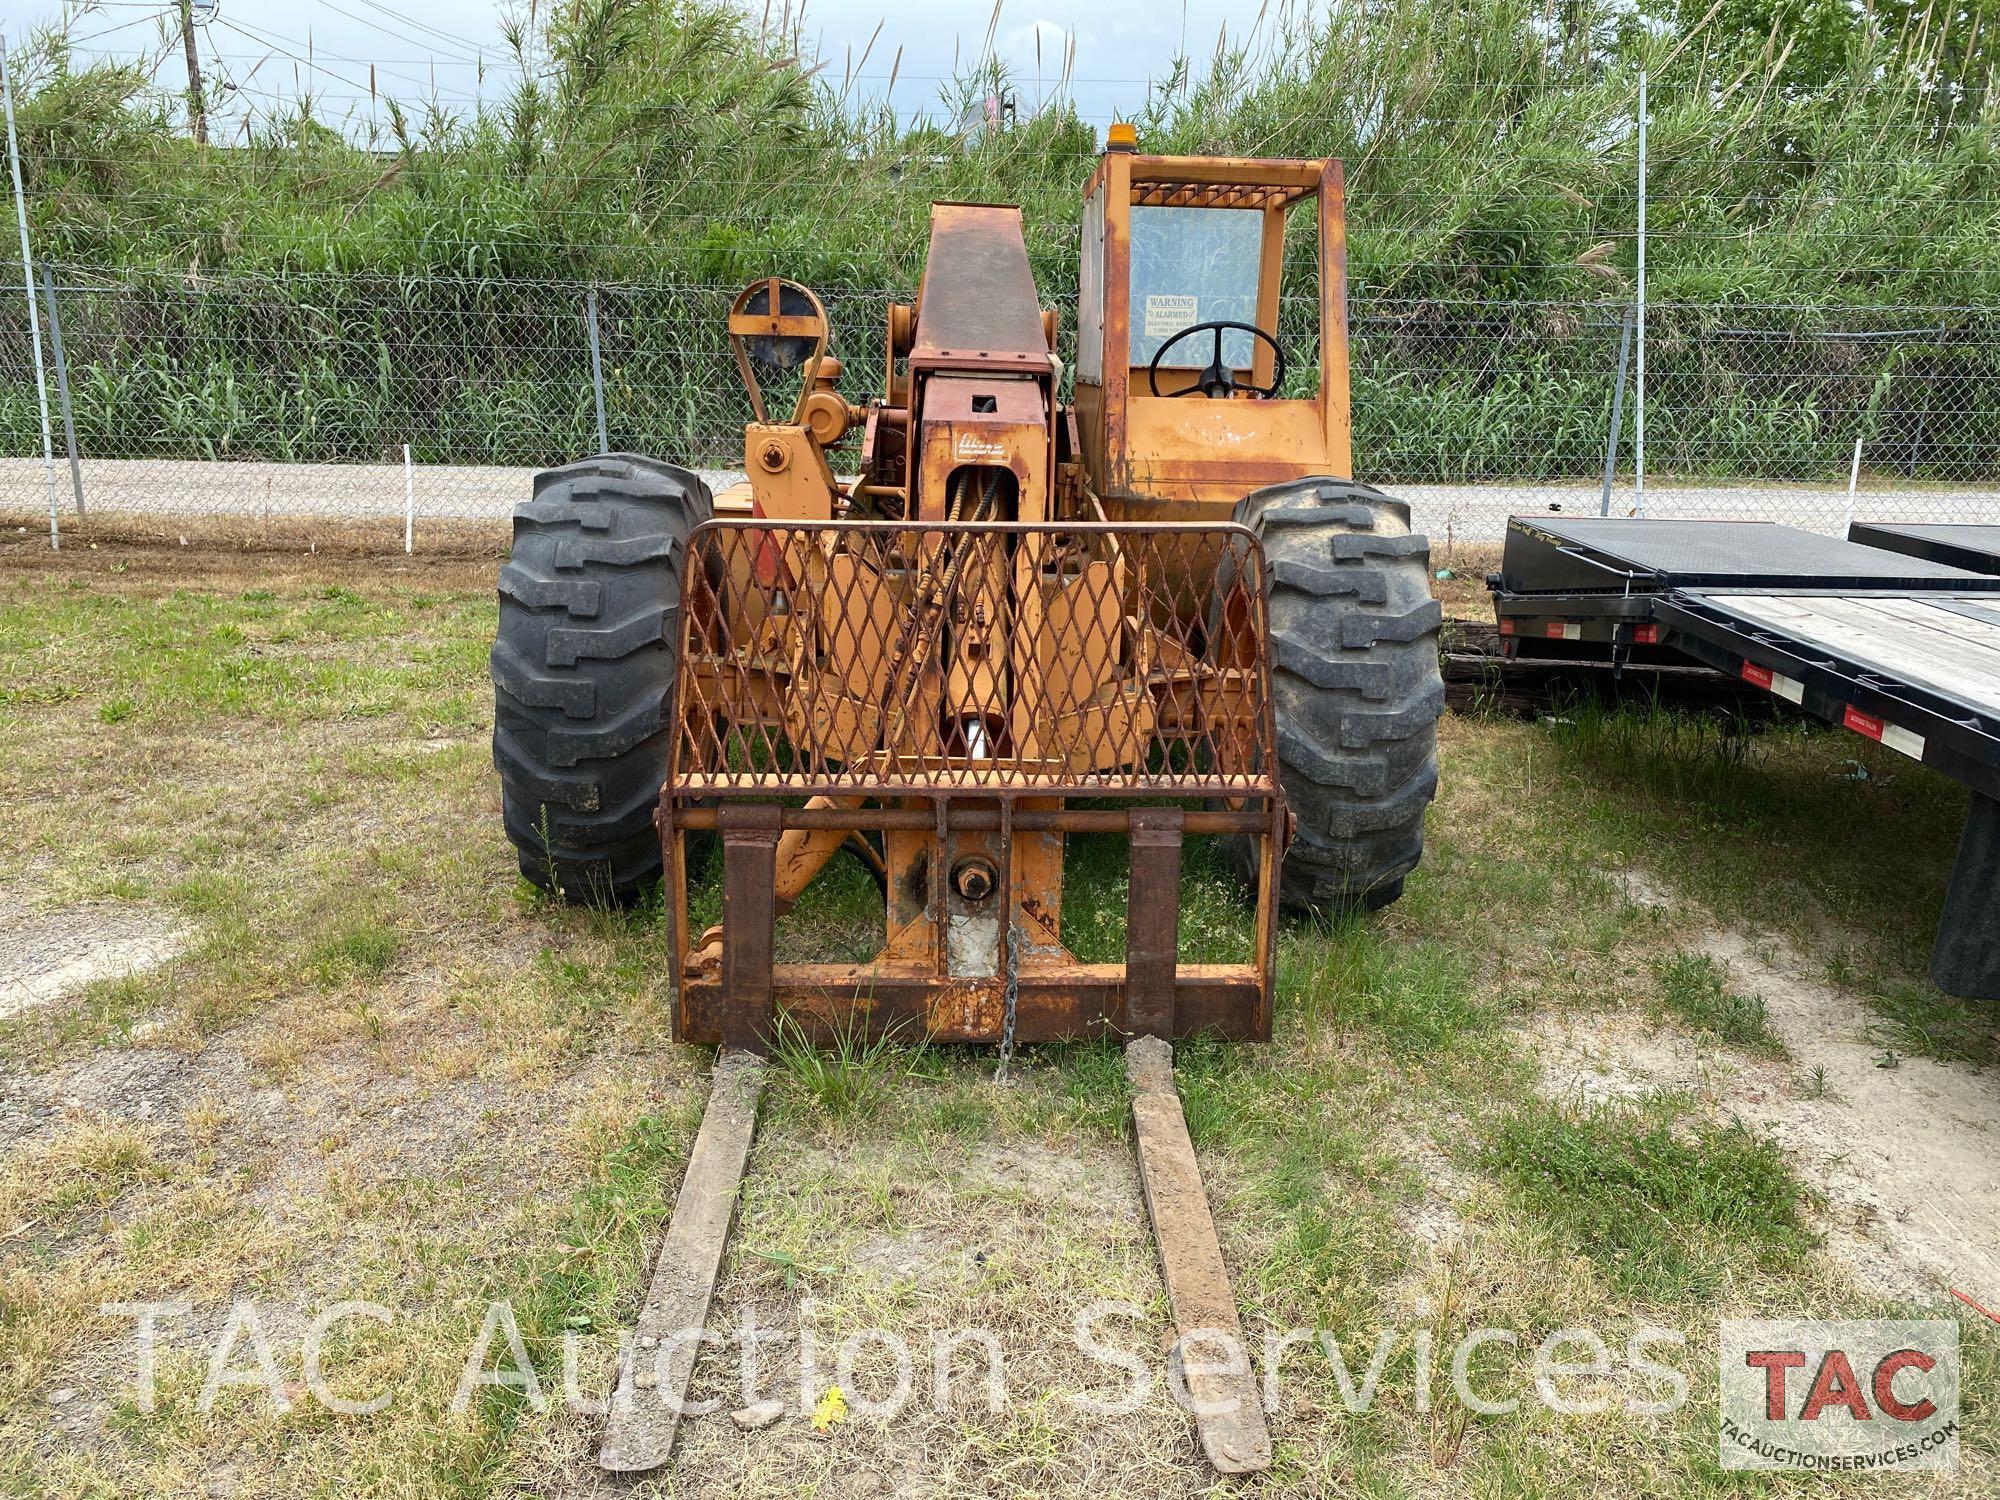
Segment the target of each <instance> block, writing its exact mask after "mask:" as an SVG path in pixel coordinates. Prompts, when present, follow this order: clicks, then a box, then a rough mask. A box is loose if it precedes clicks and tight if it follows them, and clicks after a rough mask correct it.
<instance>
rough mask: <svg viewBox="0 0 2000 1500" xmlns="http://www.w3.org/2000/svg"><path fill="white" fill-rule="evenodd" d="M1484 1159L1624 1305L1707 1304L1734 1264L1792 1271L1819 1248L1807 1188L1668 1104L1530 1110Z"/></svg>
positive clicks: (1764, 1153) (1745, 1140)
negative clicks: (1641, 1301)
mask: <svg viewBox="0 0 2000 1500" xmlns="http://www.w3.org/2000/svg"><path fill="white" fill-rule="evenodd" d="M1483 1159H1484V1162H1485V1164H1486V1165H1487V1166H1488V1167H1489V1168H1491V1169H1492V1170H1493V1171H1494V1172H1495V1173H1497V1174H1498V1175H1499V1176H1500V1177H1501V1178H1502V1179H1503V1180H1504V1181H1505V1182H1506V1183H1508V1184H1509V1186H1510V1187H1511V1188H1512V1189H1513V1190H1514V1192H1515V1194H1516V1195H1517V1197H1518V1198H1519V1200H1520V1201H1521V1203H1522V1204H1523V1205H1524V1206H1525V1207H1527V1208H1529V1209H1531V1210H1532V1211H1533V1212H1534V1213H1535V1214H1536V1216H1537V1217H1539V1218H1541V1219H1543V1220H1545V1221H1546V1222H1547V1223H1549V1224H1550V1225H1552V1226H1553V1227H1555V1228H1556V1229H1558V1230H1559V1231H1560V1232H1561V1233H1562V1234H1564V1235H1565V1237H1566V1238H1568V1239H1569V1240H1570V1241H1571V1242H1572V1243H1573V1244H1574V1245H1575V1247H1576V1248H1577V1249H1578V1250H1580V1251H1581V1252H1583V1253H1584V1254H1586V1255H1588V1256H1589V1257H1590V1258H1591V1259H1592V1260H1594V1261H1596V1262H1597V1264H1598V1266H1599V1268H1600V1269H1601V1270H1602V1271H1603V1272H1604V1273H1605V1275H1606V1276H1607V1277H1608V1278H1609V1279H1610V1281H1611V1283H1612V1285H1613V1286H1614V1287H1615V1288H1616V1289H1617V1290H1618V1291H1619V1292H1620V1294H1622V1295H1625V1296H1633V1297H1644V1298H1646V1299H1648V1300H1649V1301H1655V1302H1678V1301H1683V1300H1686V1299H1689V1298H1694V1297H1706V1296H1711V1295H1713V1294H1714V1292H1715V1291H1716V1290H1717V1289H1718V1288H1719V1287H1720V1285H1721V1284H1722V1281H1723V1278H1724V1277H1725V1276H1726V1275H1727V1274H1728V1270H1727V1268H1728V1266H1729V1264H1730V1263H1731V1262H1732V1261H1744V1262H1747V1263H1748V1264H1750V1265H1752V1266H1756V1267H1759V1268H1762V1269H1766V1270H1775V1269H1785V1268H1789V1267H1792V1266H1795V1265H1797V1264H1798V1263H1799V1261H1800V1259H1801V1258H1802V1257H1803V1256H1804V1255H1805V1254H1806V1252H1807V1251H1808V1250H1809V1249H1810V1248H1811V1247H1812V1245H1813V1243H1814V1241H1813V1236H1812V1235H1811V1233H1810V1232H1809V1231H1808V1229H1807V1227H1806V1224H1805V1221H1804V1217H1803V1214H1802V1203H1803V1198H1804V1190H1803V1189H1802V1188H1801V1187H1800V1185H1799V1183H1798V1181H1797V1180H1796V1179H1795V1178H1794V1177H1793V1176H1792V1174H1791V1171H1790V1169H1789V1168H1788V1167H1787V1166H1786V1165H1785V1160H1784V1157H1783V1155H1782V1154H1781V1153H1780V1152H1779V1150H1778V1148H1777V1147H1776V1146H1775V1145H1774V1144H1773V1143H1772V1142H1771V1141H1769V1140H1767V1139H1765V1138H1764V1137H1762V1136H1758V1135H1756V1134H1753V1133H1752V1132H1751V1131H1750V1130H1749V1129H1748V1128H1747V1127H1745V1126H1743V1125H1741V1124H1730V1125H1725V1126H1717V1125H1711V1124H1706V1123H1694V1124H1688V1123H1686V1122H1681V1121H1677V1120H1676V1119H1675V1118H1674V1117H1673V1115H1672V1113H1671V1110H1670V1107H1669V1106H1668V1105H1667V1104H1665V1103H1656V1104H1654V1105H1653V1106H1651V1107H1650V1108H1647V1109H1635V1108H1631V1107H1618V1106H1611V1105H1601V1106H1596V1107H1592V1108H1586V1109H1582V1110H1569V1109H1565V1108H1562V1107H1559V1106H1556V1105H1553V1104H1549V1103H1547V1102H1544V1101H1539V1100H1537V1101H1533V1102H1530V1103H1527V1104H1524V1105H1522V1106H1520V1107H1519V1108H1517V1109H1515V1110H1513V1111H1512V1112H1510V1113H1509V1114H1507V1115H1506V1116H1505V1117H1504V1118H1503V1119H1502V1120H1501V1121H1500V1122H1499V1124H1498V1126H1497V1128H1496V1129H1495V1130H1494V1131H1493V1133H1492V1136H1491V1138H1490V1139H1489V1140H1488V1142H1487V1144H1486V1147H1485V1150H1484V1153H1483Z"/></svg>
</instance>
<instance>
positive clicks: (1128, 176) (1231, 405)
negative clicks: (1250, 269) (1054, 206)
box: [1076, 151, 1354, 519]
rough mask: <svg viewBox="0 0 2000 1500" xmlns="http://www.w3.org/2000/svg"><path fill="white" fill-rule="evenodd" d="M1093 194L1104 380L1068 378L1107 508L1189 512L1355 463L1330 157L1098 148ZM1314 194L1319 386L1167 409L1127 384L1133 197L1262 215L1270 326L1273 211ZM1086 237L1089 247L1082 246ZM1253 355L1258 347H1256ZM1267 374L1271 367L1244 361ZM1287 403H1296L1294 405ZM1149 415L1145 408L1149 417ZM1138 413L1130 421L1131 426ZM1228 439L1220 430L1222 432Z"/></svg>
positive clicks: (1343, 234) (1184, 515)
mask: <svg viewBox="0 0 2000 1500" xmlns="http://www.w3.org/2000/svg"><path fill="white" fill-rule="evenodd" d="M1100 190H1101V191H1102V192H1103V194H1104V205H1105V208H1104V212H1105V221H1104V245H1103V257H1104V259H1103V265H1102V267H1101V273H1102V282H1101V284H1102V286H1103V320H1102V330H1101V338H1102V346H1103V347H1102V370H1101V376H1102V378H1101V381H1100V382H1098V383H1094V384H1093V383H1091V382H1087V381H1083V380H1079V381H1078V382H1077V387H1076V398H1077V408H1078V414H1079V418H1080V423H1081V427H1082V430H1083V451H1084V454H1085V456H1086V458H1087V460H1088V463H1089V468H1090V473H1091V479H1092V482H1093V483H1094V485H1095V486H1096V488H1097V492H1098V493H1099V494H1100V495H1101V496H1102V497H1103V500H1104V502H1105V505H1106V507H1107V510H1108V511H1109V513H1110V514H1111V515H1112V516H1113V517H1114V518H1118V517H1120V516H1124V515H1142V514H1143V515H1159V516H1163V517H1172V518H1175V519H1191V518H1194V517H1198V516H1201V515H1204V514H1214V513H1216V512H1217V511H1218V510H1221V511H1222V512H1223V513H1225V514H1226V513H1227V511H1228V509H1229V508H1230V507H1233V506H1234V504H1235V502H1236V501H1237V500H1239V499H1241V498H1242V496H1243V495H1244V494H1245V493H1246V492H1247V491H1249V490H1251V489H1255V488H1257V487H1259V486H1261V485H1267V484H1276V483H1280V482H1282V481H1285V480H1288V479H1298V478H1303V477H1305V476H1307V475H1311V474H1333V475H1347V474H1351V473H1352V472H1353V462H1354V461H1353V441H1352V426H1351V417H1350V371H1349V361H1348V326H1347V211H1346V186H1345V175H1344V172H1343V168H1342V165H1341V163H1340V161H1339V160H1337V159H1333V158H1327V159H1318V160H1306V159H1286V160H1257V159H1252V158H1243V157H1222V156H1218V157H1181V156H1148V155H1141V154H1136V153H1132V152H1125V151H1110V152H1107V153H1106V154H1105V156H1104V158H1103V159H1102V161H1101V162H1100V163H1099V166H1098V168H1097V171H1096V172H1095V173H1094V174H1093V175H1092V177H1091V179H1090V182H1089V183H1088V184H1087V185H1086V187H1085V189H1084V196H1085V198H1086V199H1088V198H1089V196H1090V195H1091V194H1092V193H1095V192H1098V191H1100ZM1313 198H1316V199H1317V200H1318V241H1319V262H1320V278H1319V280H1320V286H1319V304H1320V305H1319V325H1320V326H1319V376H1320V379H1319V391H1318V394H1317V395H1316V396H1315V397H1313V398H1312V399H1311V400H1310V401H1298V402H1293V401H1275V402H1263V401H1258V402H1251V401H1240V402H1239V401H1228V402H1220V401H1219V402H1209V403H1201V402H1191V403H1182V405H1181V406H1180V407H1179V408H1178V409H1175V410H1173V411H1171V412H1170V413H1163V412H1161V411H1159V410H1158V409H1155V408H1153V407H1151V406H1149V405H1148V406H1141V407H1135V403H1150V402H1152V401H1154V400H1157V399H1160V398H1154V397H1151V396H1149V395H1146V394H1143V393H1142V392H1141V391H1140V390H1138V389H1135V388H1134V384H1133V379H1132V367H1131V365H1130V362H1129V356H1128V351H1129V349H1130V343H1131V339H1130V330H1131V321H1132V308H1131V301H1130V290H1131V288H1130V276H1131V218H1132V209H1133V208H1134V207H1160V206H1188V207H1231V208H1242V209H1251V210H1260V211H1261V212H1262V213H1263V215H1264V218H1265V231H1264V248H1263V256H1262V262H1261V266H1260V275H1259V288H1258V318H1259V325H1260V326H1264V325H1265V323H1266V322H1267V321H1268V323H1269V326H1270V327H1271V329H1272V330H1273V331H1274V332H1275V330H1276V326H1277V324H1276V312H1277V309H1276V292H1277V280H1278V277H1277V275H1276V274H1275V271H1276V269H1277V268H1278V266H1279V258H1280V253H1281V250H1282V239H1283V234H1284V217H1285V213H1286V210H1287V209H1289V208H1290V207H1291V206H1292V205H1294V204H1297V203H1300V202H1303V201H1305V200H1307V199H1313ZM1087 250H1088V247H1086V251H1087ZM1259 350H1260V358H1262V359H1268V351H1264V350H1263V349H1262V346H1261V345H1260V346H1259ZM1253 375H1256V376H1258V377H1259V378H1268V371H1265V370H1262V369H1261V368H1260V369H1259V370H1256V371H1253ZM1288 408H1298V409H1299V410H1296V411H1293V410H1288ZM1148 413H1151V414H1152V415H1151V416H1150V417H1148V415H1147V414H1148ZM1135 417H1137V418H1138V419H1139V420H1138V424H1137V425H1138V428H1141V429H1143V430H1142V431H1140V430H1135ZM1224 437H1226V439H1227V440H1226V441H1222V440H1221V439H1222V438H1224Z"/></svg>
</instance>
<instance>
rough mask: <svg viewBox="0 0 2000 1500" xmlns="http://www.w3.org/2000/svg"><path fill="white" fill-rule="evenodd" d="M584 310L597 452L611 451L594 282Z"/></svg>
mask: <svg viewBox="0 0 2000 1500" xmlns="http://www.w3.org/2000/svg"><path fill="white" fill-rule="evenodd" d="M584 308H585V311H586V312H587V314H588V317H587V320H586V321H588V323H589V324H590V390H591V394H592V395H593V396H594V397H595V398H596V400H597V451H598V452H599V453H609V452H610V451H611V437H610V432H609V429H608V428H606V427H605V425H604V354H603V351H602V349H601V347H600V346H599V344H598V341H597V283H596V282H594V281H593V282H592V283H591V284H590V289H589V291H588V292H587V294H586V295H585V297H584Z"/></svg>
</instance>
